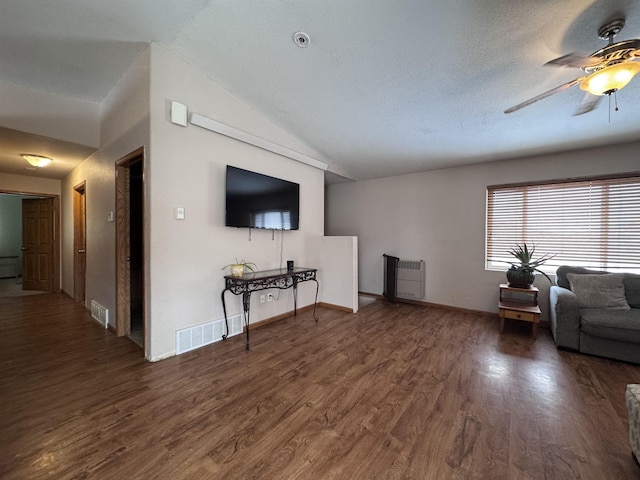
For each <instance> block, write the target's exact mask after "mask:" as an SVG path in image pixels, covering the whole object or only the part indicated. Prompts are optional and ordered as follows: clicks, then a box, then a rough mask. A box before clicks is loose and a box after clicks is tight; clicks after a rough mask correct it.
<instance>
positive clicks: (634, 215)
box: [487, 174, 640, 272]
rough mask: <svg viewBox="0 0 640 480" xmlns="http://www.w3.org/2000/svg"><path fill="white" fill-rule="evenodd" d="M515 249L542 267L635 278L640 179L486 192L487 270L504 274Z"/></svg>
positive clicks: (639, 260)
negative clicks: (528, 249) (526, 249)
mask: <svg viewBox="0 0 640 480" xmlns="http://www.w3.org/2000/svg"><path fill="white" fill-rule="evenodd" d="M516 243H520V244H522V243H527V244H528V245H529V246H531V245H535V247H536V255H535V257H536V258H537V257H538V256H539V255H544V254H546V253H550V254H555V255H556V257H555V258H554V259H552V260H550V261H549V262H547V263H546V264H545V266H544V267H549V271H555V269H556V267H558V266H560V265H579V266H584V267H588V268H596V269H606V270H611V271H629V272H640V174H634V176H628V177H625V178H598V179H587V180H585V179H582V180H577V181H563V182H553V183H543V184H531V185H503V186H493V187H488V188H487V268H489V269H501V270H504V269H505V267H507V264H506V263H505V262H511V261H512V260H515V259H514V258H513V257H512V256H511V255H509V253H508V251H509V250H510V249H511V248H513V247H514V246H515V244H516Z"/></svg>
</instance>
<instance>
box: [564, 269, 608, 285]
mask: <svg viewBox="0 0 640 480" xmlns="http://www.w3.org/2000/svg"><path fill="white" fill-rule="evenodd" d="M568 273H585V274H590V275H596V274H606V273H609V272H603V271H599V270H589V269H588V268H583V267H571V266H569V265H562V266H561V267H558V270H556V284H557V285H558V286H559V287H562V288H566V289H568V290H571V285H569V279H568V278H567V274H568Z"/></svg>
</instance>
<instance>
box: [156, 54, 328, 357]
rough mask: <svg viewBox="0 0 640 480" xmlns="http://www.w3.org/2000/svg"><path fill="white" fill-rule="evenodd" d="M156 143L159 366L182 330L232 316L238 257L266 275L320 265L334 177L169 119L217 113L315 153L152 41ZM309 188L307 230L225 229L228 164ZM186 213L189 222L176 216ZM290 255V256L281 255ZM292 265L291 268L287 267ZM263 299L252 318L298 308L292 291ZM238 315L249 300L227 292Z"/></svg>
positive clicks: (304, 290)
mask: <svg viewBox="0 0 640 480" xmlns="http://www.w3.org/2000/svg"><path fill="white" fill-rule="evenodd" d="M151 52H152V61H151V64H152V75H151V145H150V160H149V168H148V170H147V172H148V174H149V177H148V179H149V185H150V188H149V202H148V205H149V212H148V214H149V218H150V259H149V261H150V265H151V267H150V279H149V290H148V292H149V295H148V298H149V299H150V303H149V305H148V310H147V311H148V318H149V319H150V321H151V326H150V327H151V328H150V329H149V330H148V331H149V332H150V334H151V338H149V339H147V341H148V342H149V341H150V345H151V351H150V354H149V355H148V358H150V359H152V360H157V359H160V358H164V357H166V356H170V355H173V354H174V352H175V332H176V330H178V329H182V328H185V327H188V326H192V325H198V324H201V323H204V322H208V321H212V320H217V319H220V318H222V317H223V311H222V303H221V301H220V294H221V292H222V290H223V288H224V282H223V275H225V274H226V273H227V272H224V271H222V270H221V268H222V267H223V266H224V265H226V264H229V263H232V262H233V261H234V258H235V257H238V258H239V259H246V260H248V261H252V262H255V263H256V264H257V265H258V267H259V268H260V269H262V270H264V269H269V268H278V267H279V266H280V265H281V264H282V265H286V261H287V260H294V261H295V262H296V264H297V265H299V266H309V267H313V266H317V262H318V253H317V249H314V248H313V247H314V245H317V244H318V239H319V238H321V237H322V235H323V230H324V175H323V172H322V171H321V170H318V169H316V168H313V167H310V166H307V165H304V164H301V163H299V162H296V161H293V160H290V159H288V158H285V157H282V156H280V155H277V154H274V153H271V152H268V151H265V150H262V149H259V148H257V147H253V146H250V145H247V144H245V143H242V142H239V141H237V140H233V139H231V138H228V137H225V136H222V135H219V134H216V133H213V132H211V131H208V130H205V129H202V128H199V127H196V126H193V125H190V126H189V127H186V128H185V127H180V126H177V125H174V124H172V123H170V122H169V104H170V102H171V101H172V100H174V101H178V102H181V103H183V104H185V105H187V106H188V107H189V110H190V111H191V112H197V113H200V114H202V115H205V116H207V117H210V118H213V119H216V120H219V121H222V122H224V123H226V124H228V125H231V126H234V127H236V128H238V129H241V130H243V131H246V132H248V133H251V134H253V135H255V136H258V137H261V138H265V139H267V140H270V141H272V142H275V143H278V144H280V145H283V146H286V147H289V148H292V149H294V150H297V151H300V152H302V153H306V154H308V155H310V156H313V152H312V151H310V150H309V149H308V147H306V146H304V145H302V144H300V142H298V141H297V140H295V139H294V138H292V137H290V136H289V135H287V134H286V133H285V132H283V131H282V130H280V129H279V128H278V127H276V126H275V125H273V124H272V123H270V122H269V121H267V120H266V119H265V118H263V117H262V116H260V115H259V114H258V113H256V112H255V111H253V110H251V109H250V108H249V107H247V105H245V104H243V103H242V102H240V101H239V100H238V99H236V98H235V97H233V96H232V95H231V94H229V93H228V92H226V91H225V90H222V89H221V88H220V87H218V86H217V85H216V84H215V83H214V82H212V81H211V80H210V79H208V78H206V77H205V76H204V75H202V74H201V73H200V72H199V71H197V70H195V69H194V68H193V67H191V66H190V65H189V64H187V63H185V62H184V61H182V60H181V59H180V58H178V57H177V56H175V55H174V54H172V53H171V52H169V51H167V50H165V49H164V48H162V47H159V46H157V45H152V49H151ZM227 164H230V165H234V166H238V167H241V168H245V169H248V170H253V171H256V172H259V173H264V174H267V175H271V176H274V177H279V178H283V179H286V180H289V181H293V182H296V183H299V184H300V195H301V198H300V230H298V231H291V232H277V233H276V234H275V238H272V235H273V234H272V232H271V231H261V230H253V231H252V232H251V238H249V230H248V229H236V228H229V227H225V226H224V212H225V206H224V187H225V169H226V165H227ZM177 206H180V207H184V208H185V212H186V218H185V220H175V219H174V218H173V209H174V207H177ZM281 252H282V253H281ZM281 262H282V263H281ZM314 294H315V284H313V282H307V283H305V284H302V285H300V288H299V291H298V305H299V306H304V305H308V304H310V303H312V302H313V297H314ZM257 297H258V296H257V295H254V296H253V298H252V306H251V321H252V323H253V322H257V321H260V320H261V319H264V318H269V317H272V316H275V315H278V314H280V313H283V312H286V311H289V310H291V309H292V308H293V299H292V291H291V290H283V291H282V292H281V293H280V297H279V298H280V299H279V300H278V301H277V302H273V303H270V304H259V303H258V298H257ZM227 311H228V313H229V314H230V315H234V314H237V313H240V312H241V302H240V298H239V297H236V296H234V295H227Z"/></svg>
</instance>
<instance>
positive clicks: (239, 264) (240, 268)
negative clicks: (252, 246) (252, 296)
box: [220, 258, 258, 277]
mask: <svg viewBox="0 0 640 480" xmlns="http://www.w3.org/2000/svg"><path fill="white" fill-rule="evenodd" d="M227 267H231V275H232V276H234V277H242V276H243V275H244V271H245V269H246V270H249V271H250V272H255V270H254V267H255V268H258V266H257V265H256V264H255V263H253V262H247V261H246V260H238V259H237V258H236V263H230V264H229V265H225V266H224V267H222V268H221V269H220V270H224V269H225V268H227Z"/></svg>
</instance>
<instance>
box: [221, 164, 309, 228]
mask: <svg viewBox="0 0 640 480" xmlns="http://www.w3.org/2000/svg"><path fill="white" fill-rule="evenodd" d="M226 208H227V211H226V215H225V225H226V226H227V227H248V228H266V229H270V230H298V228H299V221H300V218H299V217H300V185H298V184H297V183H293V182H288V181H286V180H282V179H279V178H274V177H269V176H268V175H262V174H261V173H256V172H250V171H249V170H243V169H242V168H237V167H232V166H231V165H227V182H226Z"/></svg>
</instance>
